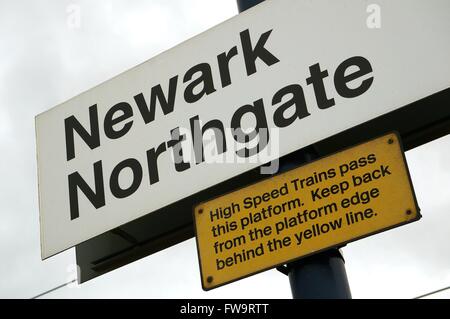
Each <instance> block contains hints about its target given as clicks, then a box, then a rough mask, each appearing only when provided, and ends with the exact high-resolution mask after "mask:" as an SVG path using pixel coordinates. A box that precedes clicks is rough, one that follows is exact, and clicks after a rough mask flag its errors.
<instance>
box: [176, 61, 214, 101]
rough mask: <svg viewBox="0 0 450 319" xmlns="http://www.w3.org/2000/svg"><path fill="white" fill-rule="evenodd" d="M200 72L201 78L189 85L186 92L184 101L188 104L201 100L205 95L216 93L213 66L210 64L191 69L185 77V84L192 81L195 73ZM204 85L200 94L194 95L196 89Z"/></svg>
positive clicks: (202, 64) (198, 65) (201, 64)
mask: <svg viewBox="0 0 450 319" xmlns="http://www.w3.org/2000/svg"><path fill="white" fill-rule="evenodd" d="M198 72H200V76H199V77H198V78H197V79H195V80H193V81H192V82H191V83H189V84H188V86H187V87H186V89H185V90H184V99H185V100H186V102H188V103H194V102H197V101H198V100H200V99H201V98H202V97H203V96H204V95H205V94H206V95H209V94H211V93H213V92H215V91H216V89H215V88H214V82H213V77H212V72H211V66H210V65H209V64H208V63H200V64H197V65H195V66H193V67H192V68H190V69H189V70H188V71H187V72H186V74H185V75H184V78H183V82H184V83H186V82H187V81H190V80H191V79H192V76H193V75H194V74H195V73H198ZM202 83H203V87H202V89H201V90H200V92H198V93H194V88H195V87H197V86H198V85H200V84H202Z"/></svg>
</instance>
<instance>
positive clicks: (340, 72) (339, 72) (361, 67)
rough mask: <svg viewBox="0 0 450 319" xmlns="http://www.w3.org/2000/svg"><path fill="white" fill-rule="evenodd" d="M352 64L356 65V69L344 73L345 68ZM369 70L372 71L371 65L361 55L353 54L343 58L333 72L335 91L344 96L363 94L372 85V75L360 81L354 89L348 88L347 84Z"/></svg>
mask: <svg viewBox="0 0 450 319" xmlns="http://www.w3.org/2000/svg"><path fill="white" fill-rule="evenodd" d="M352 66H356V67H358V70H357V71H355V72H353V73H350V74H347V75H345V72H346V71H347V69H348V68H350V67H352ZM370 72H372V66H371V65H370V62H369V61H368V60H367V59H366V58H363V57H362V56H354V57H352V58H349V59H347V60H345V61H344V62H342V63H341V64H339V66H338V67H337V69H336V72H335V73H334V86H335V87H336V91H337V92H338V93H339V95H340V96H342V97H346V98H352V97H357V96H359V95H361V94H363V93H364V92H366V91H367V90H368V89H369V88H370V86H371V85H372V82H373V76H371V77H370V78H367V79H365V80H364V81H362V82H361V84H360V85H359V86H358V87H357V88H354V89H351V88H349V87H348V85H347V84H348V83H349V82H351V81H353V80H356V79H357V78H360V77H362V76H364V75H366V74H369V73H370Z"/></svg>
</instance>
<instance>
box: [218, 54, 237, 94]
mask: <svg viewBox="0 0 450 319" xmlns="http://www.w3.org/2000/svg"><path fill="white" fill-rule="evenodd" d="M237 54H238V50H237V47H236V46H234V47H232V48H231V49H230V51H228V53H226V52H223V53H221V54H219V55H218V56H217V62H218V64H219V73H220V80H221V81H222V87H223V88H224V87H226V86H228V85H230V84H231V76H230V60H231V58H232V57H234V56H236V55H237Z"/></svg>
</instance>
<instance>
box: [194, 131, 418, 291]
mask: <svg viewBox="0 0 450 319" xmlns="http://www.w3.org/2000/svg"><path fill="white" fill-rule="evenodd" d="M420 217H421V216H420V213H419V208H418V206H417V202H416V198H415V195H414V190H413V187H412V184H411V179H410V177H409V172H408V168H407V164H406V160H405V157H404V153H403V150H402V146H401V141H400V138H399V136H398V135H397V134H396V133H390V134H388V135H385V136H382V137H379V138H377V139H374V140H371V141H368V142H366V143H363V144H360V145H357V146H354V147H352V148H349V149H346V150H344V151H341V152H339V153H336V154H334V155H331V156H328V157H325V158H322V159H319V160H317V161H314V162H311V163H309V164H306V165H304V166H300V167H298V168H295V169H293V170H290V171H287V172H285V173H282V174H279V175H277V176H275V177H271V178H268V179H266V180H264V181H261V182H259V183H256V184H254V185H250V186H248V187H245V188H242V189H239V190H237V191H234V192H232V193H229V194H226V195H223V196H220V197H217V198H215V199H212V200H210V201H207V202H204V203H201V204H199V205H197V206H196V207H195V209H194V220H195V227H196V237H197V248H198V256H199V262H200V267H201V277H202V286H203V289H205V290H209V289H212V288H215V287H218V286H221V285H224V284H226V283H229V282H232V281H235V280H237V279H241V278H243V277H246V276H249V275H252V274H255V273H258V272H261V271H263V270H266V269H269V268H272V267H275V266H277V265H281V264H284V263H287V262H290V261H293V260H295V259H298V258H300V257H304V256H308V255H311V254H314V253H317V252H319V251H322V250H325V249H328V248H331V247H337V246H340V245H342V244H345V243H348V242H351V241H354V240H357V239H360V238H363V237H367V236H370V235H373V234H376V233H379V232H381V231H385V230H388V229H390V228H393V227H397V226H400V225H403V224H406V223H410V222H413V221H416V220H418V219H420Z"/></svg>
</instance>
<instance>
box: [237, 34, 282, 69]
mask: <svg viewBox="0 0 450 319" xmlns="http://www.w3.org/2000/svg"><path fill="white" fill-rule="evenodd" d="M271 33H272V30H269V31H267V32H265V33H263V34H262V35H261V36H260V37H259V39H258V42H257V43H256V46H255V48H252V41H251V39H250V32H249V30H248V29H247V30H244V31H242V32H241V33H240V37H241V44H242V53H243V54H244V61H245V67H246V69H247V75H252V74H253V73H256V63H255V62H256V59H257V58H260V59H261V60H262V61H263V62H264V63H265V64H266V65H267V66H271V65H273V64H275V63H278V62H280V60H279V59H278V58H277V57H275V56H274V55H273V54H272V53H270V51H269V50H267V49H266V48H265V47H264V45H265V44H266V42H267V40H268V39H269V36H270V34H271Z"/></svg>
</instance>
